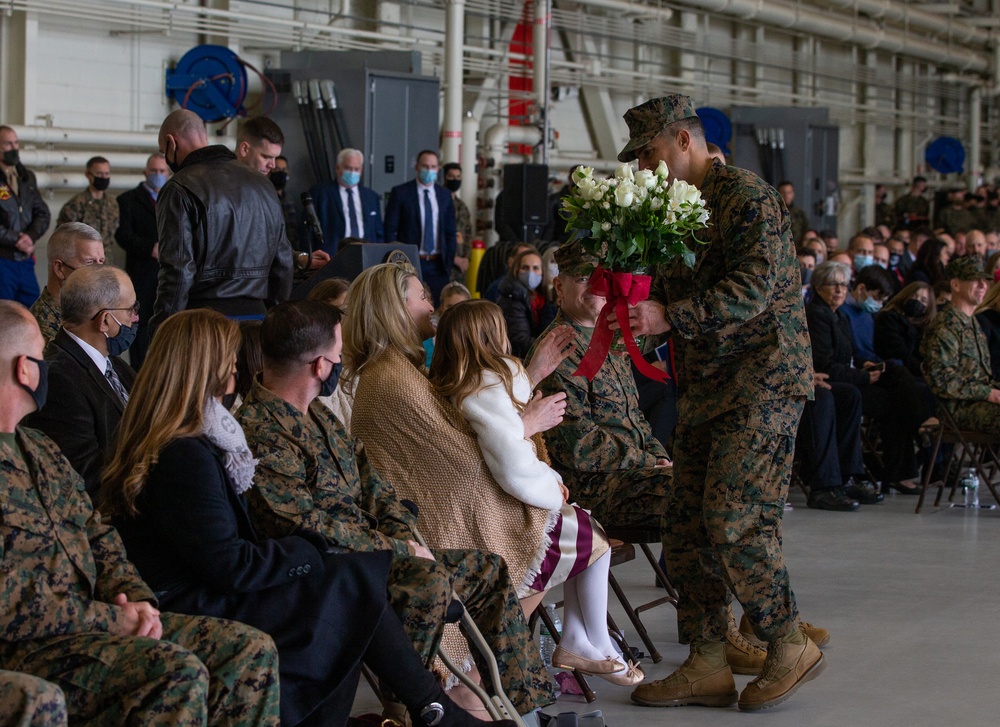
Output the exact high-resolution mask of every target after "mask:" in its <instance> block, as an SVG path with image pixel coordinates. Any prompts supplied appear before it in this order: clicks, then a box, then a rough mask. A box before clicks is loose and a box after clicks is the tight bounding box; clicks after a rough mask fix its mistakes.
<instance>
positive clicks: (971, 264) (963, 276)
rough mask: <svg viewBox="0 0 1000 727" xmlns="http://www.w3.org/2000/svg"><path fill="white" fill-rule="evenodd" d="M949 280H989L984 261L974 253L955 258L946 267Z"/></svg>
mask: <svg viewBox="0 0 1000 727" xmlns="http://www.w3.org/2000/svg"><path fill="white" fill-rule="evenodd" d="M945 272H946V273H947V274H948V279H949V280H954V279H958V280H989V278H990V276H989V275H987V274H986V271H985V270H983V263H982V261H981V260H980V259H979V258H978V257H975V256H973V255H963V256H962V257H957V258H954V259H953V260H952V261H951V262H950V263H948V267H947V268H945Z"/></svg>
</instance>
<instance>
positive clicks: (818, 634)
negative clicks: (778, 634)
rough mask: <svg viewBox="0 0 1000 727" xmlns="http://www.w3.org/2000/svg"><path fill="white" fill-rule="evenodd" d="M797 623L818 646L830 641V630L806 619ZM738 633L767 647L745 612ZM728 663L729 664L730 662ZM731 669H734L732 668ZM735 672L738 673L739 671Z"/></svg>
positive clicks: (754, 642) (820, 646) (762, 646)
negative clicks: (751, 625) (758, 636)
mask: <svg viewBox="0 0 1000 727" xmlns="http://www.w3.org/2000/svg"><path fill="white" fill-rule="evenodd" d="M799 625H800V626H801V627H802V630H803V631H805V632H806V636H808V637H809V638H810V639H811V640H812V642H813V643H814V644H816V646H818V647H819V648H821V649H822V648H823V647H824V646H826V645H827V644H829V643H830V632H829V631H827V630H826V629H824V628H820V627H819V626H814V625H813V624H811V623H809V622H808V621H802V622H800V623H799ZM740 633H741V634H743V635H744V636H746V637H747V639H749V641H750V643H752V644H759V645H760V646H761V648H763V649H766V648H767V644H765V643H764V642H763V641H761V640H760V639H758V638H757V637H756V636H755V635H754V632H753V629H752V628H751V627H750V621H749V619H747V615H746V614H743V616H742V618H740ZM729 663H730V664H731V663H732V662H729ZM733 671H736V670H735V669H734V670H733ZM736 673H737V674H739V673H740V672H736Z"/></svg>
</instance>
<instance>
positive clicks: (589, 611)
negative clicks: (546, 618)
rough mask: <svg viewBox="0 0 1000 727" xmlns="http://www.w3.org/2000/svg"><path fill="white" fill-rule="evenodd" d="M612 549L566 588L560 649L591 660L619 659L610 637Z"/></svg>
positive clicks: (567, 584)
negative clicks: (609, 598)
mask: <svg viewBox="0 0 1000 727" xmlns="http://www.w3.org/2000/svg"><path fill="white" fill-rule="evenodd" d="M610 568H611V549H610V548H609V549H608V551H607V552H606V553H605V554H604V555H602V556H601V557H600V558H598V559H597V560H596V561H595V562H594V564H593V565H591V566H590V567H589V568H587V569H586V570H584V571H583V572H582V573H580V574H579V575H577V576H574V577H573V578H571V579H569V580H568V581H566V583H564V584H563V604H564V605H563V630H562V641H560V645H561V646H562V647H563V648H564V649H566V650H567V651H571V652H573V653H574V654H578V655H580V656H582V657H584V658H587V659H596V660H601V659H604V658H606V657H608V656H611V657H614V658H616V659H617V658H618V650H617V649H616V648H615V644H614V642H613V641H612V640H611V637H610V636H609V635H608V571H609V570H610Z"/></svg>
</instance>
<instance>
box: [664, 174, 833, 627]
mask: <svg viewBox="0 0 1000 727" xmlns="http://www.w3.org/2000/svg"><path fill="white" fill-rule="evenodd" d="M701 193H702V196H703V197H704V199H705V203H706V205H707V207H708V209H709V211H710V212H711V222H710V226H709V228H708V229H707V230H703V231H701V232H700V233H699V236H700V237H701V238H702V239H703V240H706V241H707V244H705V245H699V246H696V249H695V252H696V258H695V263H694V267H693V268H689V267H687V266H685V265H683V264H682V263H681V261H680V260H678V261H677V262H676V264H674V265H672V266H667V267H666V268H665V269H664V270H662V271H660V272H659V274H658V275H657V276H656V279H655V280H654V290H653V293H652V295H651V297H652V298H653V299H654V300H658V301H659V302H661V303H663V304H664V305H665V307H666V318H667V321H668V322H669V323H670V327H671V330H672V332H673V340H674V346H675V356H676V359H675V361H676V365H677V371H678V381H677V383H678V388H679V390H680V400H679V402H678V426H677V430H676V434H675V439H674V494H673V499H672V500H671V505H670V509H669V511H668V512H667V516H666V518H665V523H664V531H663V545H664V553H665V556H666V562H667V571H668V573H669V574H670V577H671V579H672V580H673V582H674V585H675V586H676V587H677V590H678V591H679V592H680V594H681V601H680V604H679V607H678V609H679V610H678V620H679V626H680V637H681V641H682V642H691V643H696V642H700V641H722V640H723V639H725V637H726V632H727V629H728V619H727V606H728V601H729V595H728V593H727V590H726V586H727V584H728V585H729V588H730V589H731V590H732V593H733V594H734V595H735V596H736V598H737V599H738V600H739V601H740V603H741V604H742V605H743V608H744V611H745V612H746V613H747V615H748V617H749V618H750V622H751V624H753V625H754V627H755V631H756V633H757V635H758V637H760V638H761V639H764V640H765V641H768V642H772V641H777V640H778V639H779V638H781V637H782V636H784V635H785V634H787V633H789V632H790V631H792V630H793V629H795V628H796V627H797V626H798V611H797V609H796V606H795V598H794V596H793V594H792V590H791V586H790V584H789V578H788V572H787V570H786V569H785V564H784V560H783V557H782V553H781V517H782V512H783V507H784V503H785V497H786V496H787V494H788V483H789V479H790V474H791V466H792V455H793V453H794V447H795V434H796V429H797V427H798V422H799V416H800V415H801V413H802V407H803V404H804V402H805V400H806V398H807V397H809V396H811V395H812V378H813V370H812V354H811V351H810V346H809V334H808V332H807V331H806V322H805V314H804V310H803V305H802V293H801V287H800V283H799V275H798V263H797V261H796V257H795V247H794V245H793V243H792V239H791V229H790V225H789V220H788V216H787V214H786V213H785V210H784V205H783V203H782V201H781V198H780V197H779V196H778V194H777V193H776V192H775V190H774V189H772V188H771V187H770V186H769V185H767V184H766V183H765V182H763V181H762V180H761V179H760V178H758V177H757V176H755V175H754V174H752V173H750V172H747V171H745V170H742V169H738V168H736V167H732V166H726V165H724V164H722V163H720V162H718V161H717V162H715V164H714V165H713V166H712V167H711V168H710V169H709V171H708V173H707V175H706V177H705V179H704V181H703V183H702V185H701Z"/></svg>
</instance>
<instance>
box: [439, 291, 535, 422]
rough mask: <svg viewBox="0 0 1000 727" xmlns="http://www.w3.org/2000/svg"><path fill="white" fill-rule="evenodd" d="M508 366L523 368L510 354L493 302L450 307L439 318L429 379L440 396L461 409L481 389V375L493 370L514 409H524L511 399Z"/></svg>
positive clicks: (511, 384) (503, 327) (511, 388)
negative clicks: (463, 403)
mask: <svg viewBox="0 0 1000 727" xmlns="http://www.w3.org/2000/svg"><path fill="white" fill-rule="evenodd" d="M511 363H513V364H515V368H514V370H515V371H519V370H521V369H522V367H521V362H520V361H518V360H517V359H516V358H514V357H513V356H511V354H510V342H509V340H508V338H507V324H506V323H504V319H503V311H502V310H500V306H498V305H497V304H496V303H493V302H492V301H489V300H485V299H482V298H479V299H476V300H469V301H465V302H464V303H462V304H461V305H456V306H453V307H451V308H449V309H448V310H447V311H445V313H444V315H443V316H441V320H440V322H439V323H438V329H437V334H436V335H435V337H434V358H433V359H431V370H430V374H429V375H428V378H429V379H430V382H431V384H432V385H433V386H434V388H435V389H436V390H437V392H438V393H439V394H440V395H441V396H443V397H445V398H447V399H452V400H453V401H454V403H455V406H461V404H462V402H463V401H464V400H465V399H466V398H467V397H469V396H471V395H472V394H474V393H475V392H477V391H479V389H481V388H482V386H483V372H484V371H492V372H493V373H495V374H496V375H497V376H499V377H500V381H501V382H502V383H503V387H504V389H505V390H506V391H507V396H509V397H510V399H511V401H513V402H514V406H515V407H517V408H518V410H523V409H524V405H525V403H526V402H523V401H518V400H517V399H516V398H515V397H514V374H513V373H512V371H511V366H510V364H511Z"/></svg>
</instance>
